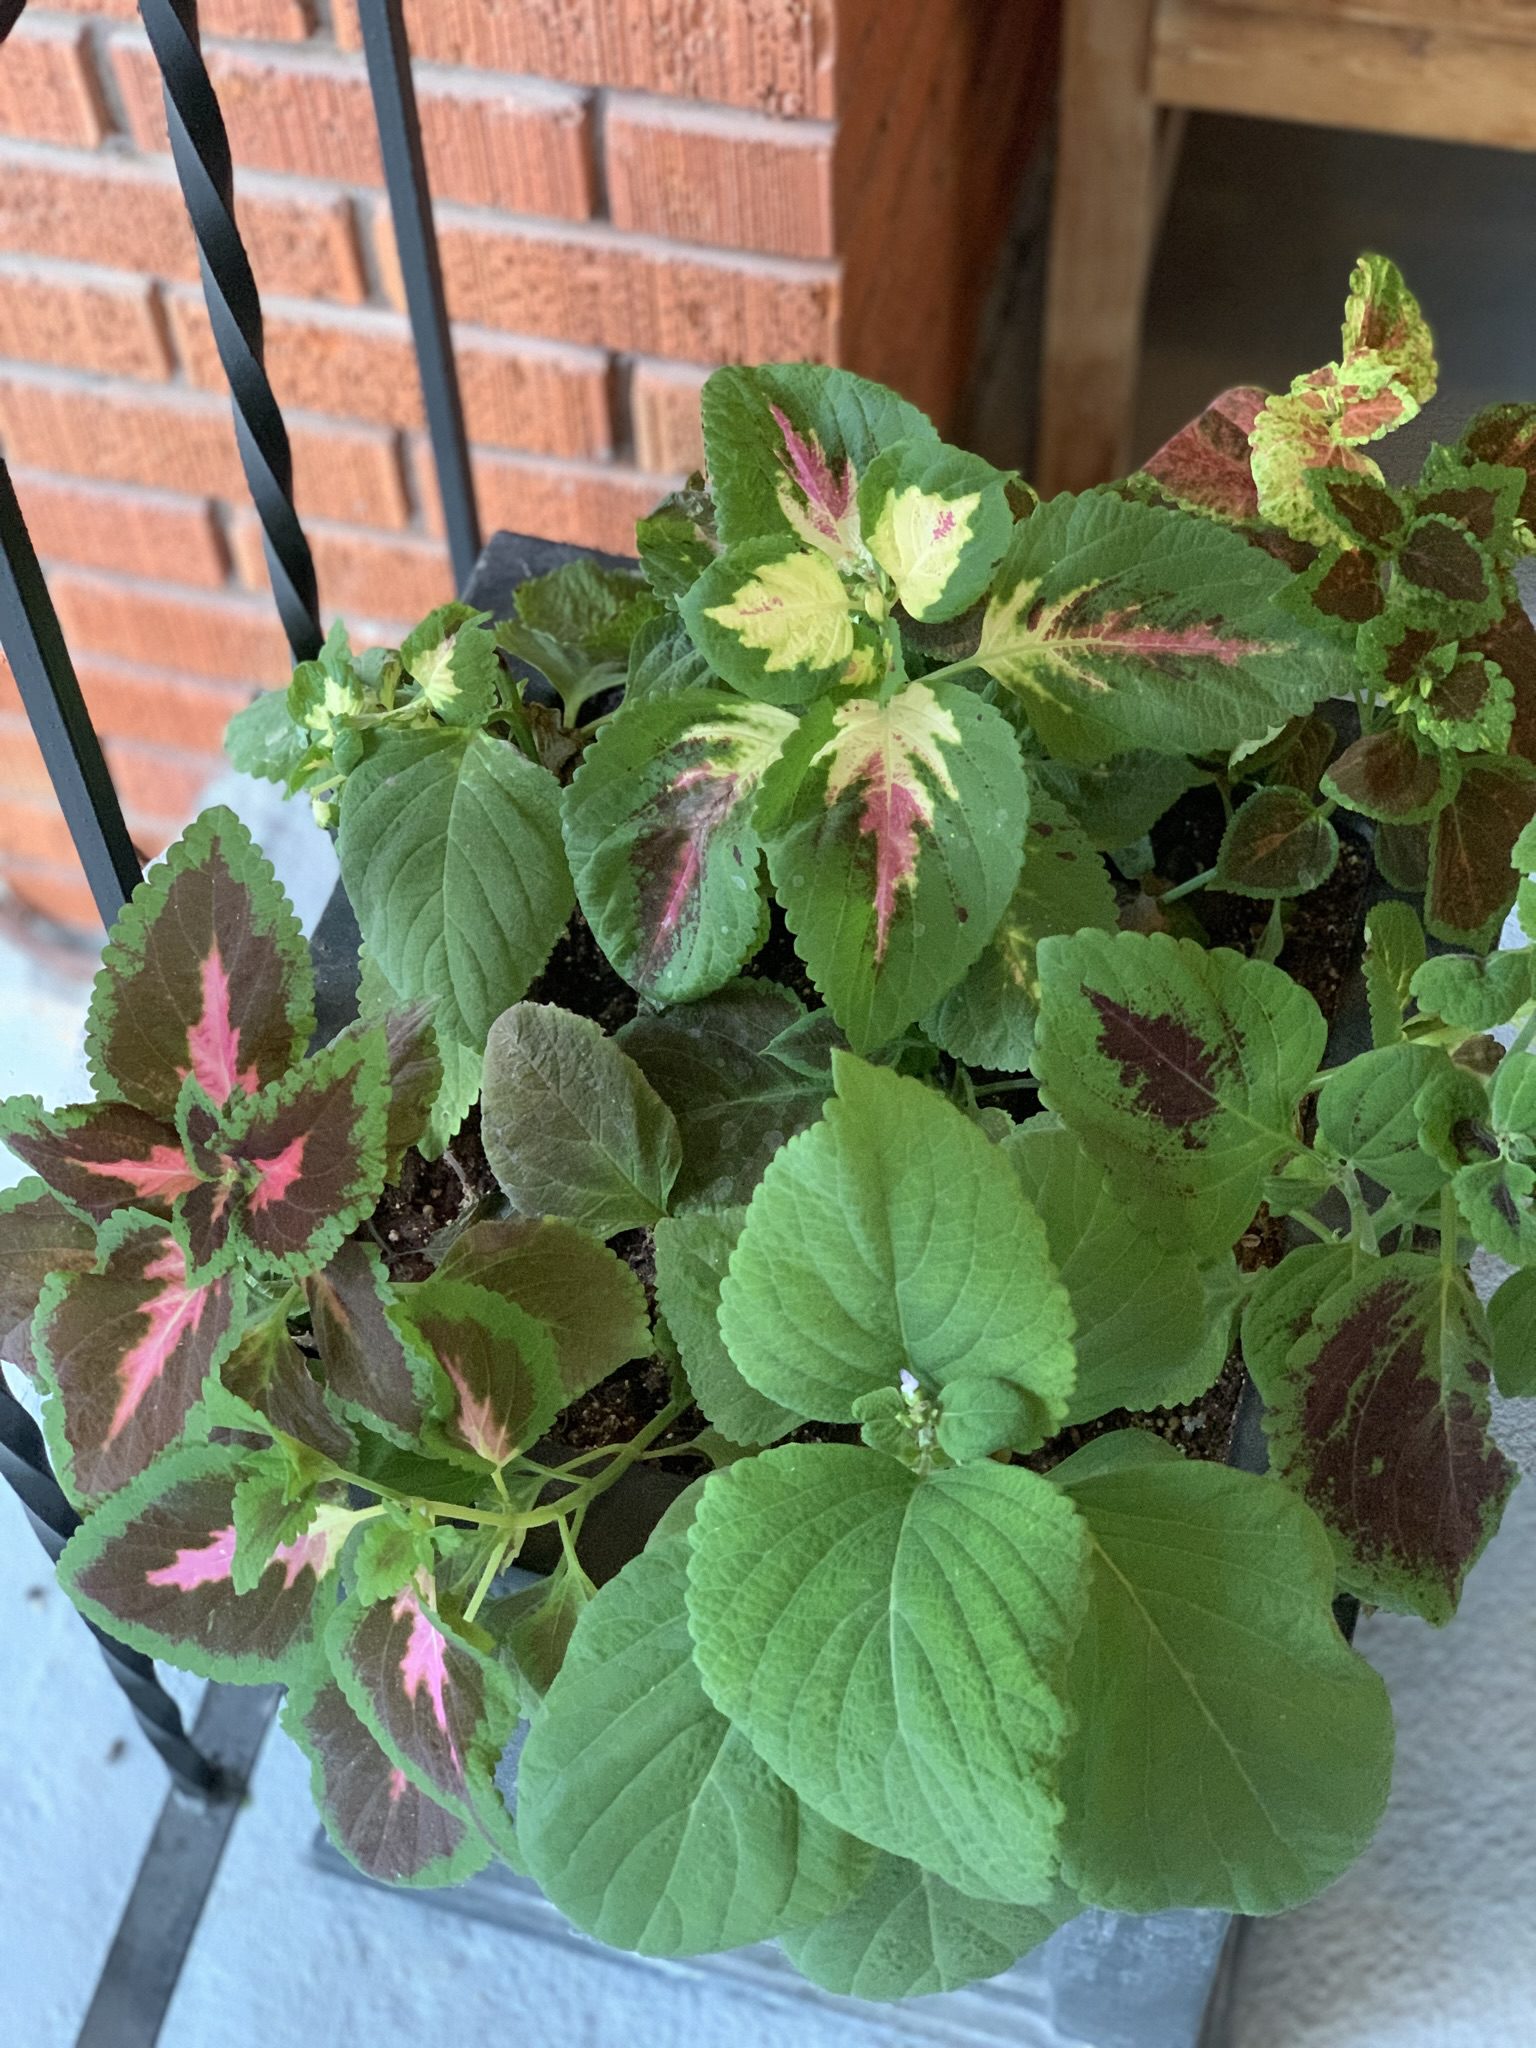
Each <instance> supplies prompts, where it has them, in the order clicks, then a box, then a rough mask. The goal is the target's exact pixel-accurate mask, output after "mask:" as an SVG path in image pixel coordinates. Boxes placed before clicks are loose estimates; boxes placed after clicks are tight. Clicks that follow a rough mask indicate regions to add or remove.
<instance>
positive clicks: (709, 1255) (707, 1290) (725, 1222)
mask: <svg viewBox="0 0 1536 2048" xmlns="http://www.w3.org/2000/svg"><path fill="white" fill-rule="evenodd" d="M746 1214H747V1212H746V1210H745V1209H744V1208H741V1207H737V1208H731V1209H692V1210H690V1211H689V1212H688V1213H687V1214H686V1215H683V1216H664V1217H663V1218H662V1220H661V1221H660V1222H659V1223H658V1224H657V1226H656V1302H657V1306H658V1307H659V1309H660V1310H661V1313H662V1315H663V1316H664V1317H665V1318H666V1324H667V1328H668V1329H669V1330H670V1331H671V1332H672V1337H673V1341H674V1342H675V1343H676V1345H677V1348H678V1352H679V1354H680V1356H681V1358H682V1361H683V1371H684V1372H685V1373H686V1374H687V1376H688V1384H689V1386H690V1387H691V1388H692V1389H693V1394H694V1399H695V1400H696V1401H697V1402H698V1404H699V1406H700V1407H701V1408H702V1409H703V1410H704V1413H705V1414H706V1415H707V1416H708V1417H709V1419H710V1421H711V1422H712V1423H713V1424H714V1425H715V1427H716V1429H718V1430H719V1431H720V1432H721V1434H722V1435H723V1436H726V1437H728V1438H729V1439H730V1441H731V1442H732V1443H733V1444H771V1443H776V1442H777V1441H778V1439H779V1438H780V1437H781V1436H786V1435H788V1433H789V1431H790V1430H792V1429H795V1428H796V1427H798V1425H799V1424H800V1423H801V1422H803V1421H804V1419H805V1418H804V1416H803V1415H801V1414H800V1413H798V1412H797V1411H796V1410H794V1409H791V1408H785V1407H781V1406H780V1404H779V1403H778V1402H777V1401H770V1400H768V1399H767V1397H766V1396H765V1395H763V1394H760V1393H759V1392H758V1391H757V1389H756V1387H754V1386H753V1385H752V1384H751V1382H750V1381H749V1380H747V1379H744V1378H743V1376H742V1375H741V1373H740V1372H738V1371H737V1369H736V1367H735V1365H734V1364H733V1363H732V1361H731V1355H730V1353H729V1352H728V1351H727V1350H726V1348H725V1342H724V1339H723V1338H722V1337H721V1335H720V1321H719V1311H720V1287H721V1283H722V1282H723V1280H724V1279H725V1270H726V1266H727V1265H728V1263H729V1261H730V1256H731V1253H732V1252H733V1251H734V1250H735V1248H736V1242H737V1240H738V1238H739V1237H740V1236H741V1229H742V1225H743V1223H744V1222H745V1221H746Z"/></svg>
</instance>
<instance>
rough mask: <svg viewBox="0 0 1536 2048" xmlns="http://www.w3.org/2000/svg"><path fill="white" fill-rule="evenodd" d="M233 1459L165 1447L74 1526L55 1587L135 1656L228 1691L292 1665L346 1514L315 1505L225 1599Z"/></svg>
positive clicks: (306, 1644) (305, 1645)
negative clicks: (251, 1578) (299, 1527)
mask: <svg viewBox="0 0 1536 2048" xmlns="http://www.w3.org/2000/svg"><path fill="white" fill-rule="evenodd" d="M241 1470H242V1466H241V1462H240V1459H239V1457H238V1455H237V1454H235V1453H233V1452H231V1451H228V1450H223V1449H219V1448H192V1449H186V1450H175V1451H170V1452H168V1453H167V1454H166V1455H165V1456H164V1457H162V1458H159V1459H157V1460H156V1461H155V1463H154V1464H153V1465H151V1466H150V1467H149V1469H148V1470H147V1471H145V1472H141V1473H140V1474H139V1476H138V1478H137V1479H135V1480H133V1481H132V1482H131V1483H130V1484H129V1485H127V1486H125V1487H124V1488H123V1489H122V1491H121V1492H119V1493H115V1494H113V1496H112V1497H111V1499H110V1500H108V1501H105V1502H104V1503H103V1504H102V1506H100V1507H99V1508H97V1509H96V1510H95V1512H94V1513H93V1514H92V1515H90V1516H89V1517H88V1518H87V1519H86V1520H85V1521H84V1522H82V1523H81V1525H80V1527H79V1528H78V1529H77V1530H76V1531H75V1533H74V1535H73V1536H72V1537H71V1538H70V1540H69V1542H68V1543H67V1544H66V1545H65V1547H64V1554H63V1556H62V1557H61V1558H60V1559H59V1582H60V1584H61V1585H62V1586H63V1588H64V1590H65V1592H66V1593H68V1595H69V1597H70V1598H71V1600H73V1601H74V1603H75V1605H76V1606H77V1607H78V1608H79V1609H80V1611H81V1613H82V1614H83V1615H85V1617H86V1619H87V1620H89V1621H94V1622H95V1623H96V1625H97V1627H98V1628H103V1629H105V1630H106V1631H107V1633H108V1634H109V1635H112V1636H115V1637H117V1639H118V1640H119V1641H120V1642H125V1643H127V1644H129V1646H130V1647H131V1648H133V1649H136V1650H143V1651H144V1652H145V1653H146V1654H147V1655H149V1656H151V1657H163V1658H164V1659H165V1661H166V1662H167V1663H168V1664H175V1665H178V1666H179V1667H180V1668H181V1669H183V1670H185V1671H196V1672H198V1673H199V1674H200V1675H201V1676H202V1677H204V1678H213V1679H219V1680H223V1681H227V1682H228V1683H230V1684H232V1685H264V1684H267V1683H269V1682H270V1681H272V1680H274V1679H282V1678H286V1677H287V1676H289V1675H290V1674H291V1673H295V1672H297V1671H299V1670H301V1669H302V1668H303V1667H304V1665H305V1663H306V1662H307V1661H308V1660H309V1659H310V1658H311V1657H312V1656H313V1653H314V1643H315V1638H316V1633H317V1631H318V1629H319V1628H320V1626H321V1625H322V1624H323V1623H324V1620H325V1617H326V1615H327V1614H328V1613H329V1612H330V1610H331V1607H332V1605H333V1602H334V1597H335V1596H334V1586H335V1580H334V1577H333V1574H334V1571H335V1568H336V1564H337V1560H338V1559H339V1557H340V1554H341V1546H342V1543H343V1541H344V1540H345V1537H346V1533H347V1531H348V1529H349V1528H350V1526H351V1522H352V1517H351V1515H350V1514H349V1513H348V1511H347V1510H346V1509H345V1508H335V1507H324V1508H321V1509H320V1510H319V1511H318V1512H317V1513H316V1515H315V1518H314V1520H313V1521H312V1522H311V1523H310V1525H309V1527H308V1528H307V1529H306V1530H305V1531H304V1533H303V1535H302V1536H300V1537H298V1538H296V1539H295V1541H293V1542H292V1543H288V1544H284V1545H282V1546H281V1547H280V1548H279V1549H278V1550H277V1551H276V1552H275V1553H274V1555H273V1557H272V1560H271V1562H270V1563H269V1564H268V1566H267V1568H266V1570H265V1571H264V1572H262V1574H261V1576H260V1578H259V1580H258V1581H257V1584H256V1586H255V1588H254V1589H253V1590H252V1591H251V1592H249V1593H236V1592H235V1590H234V1585H233V1575H234V1567H235V1507H234V1500H235V1487H236V1484H237V1482H238V1481H239V1478H240V1475H241Z"/></svg>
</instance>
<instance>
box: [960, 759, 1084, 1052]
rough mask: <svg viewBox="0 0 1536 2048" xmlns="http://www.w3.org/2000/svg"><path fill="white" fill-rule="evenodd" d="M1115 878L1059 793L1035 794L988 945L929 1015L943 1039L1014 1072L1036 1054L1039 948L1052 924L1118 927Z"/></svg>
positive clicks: (1065, 928)
mask: <svg viewBox="0 0 1536 2048" xmlns="http://www.w3.org/2000/svg"><path fill="white" fill-rule="evenodd" d="M1116 921H1117V917H1116V904H1115V889H1114V884H1113V883H1112V882H1111V881H1110V879H1109V873H1108V870H1107V869H1106V868H1105V866H1104V863H1103V861H1102V860H1101V859H1100V858H1099V856H1098V855H1097V854H1096V853H1095V852H1094V850H1093V848H1092V847H1091V846H1090V845H1089V843H1088V841H1087V839H1086V838H1085V836H1084V835H1083V833H1082V831H1081V830H1080V828H1079V827H1078V826H1077V825H1075V824H1074V823H1073V821H1072V819H1071V818H1070V817H1069V815H1068V814H1067V812H1066V811H1065V810H1064V809H1063V808H1062V807H1061V805H1060V804H1058V803H1056V802H1055V800H1054V799H1053V798H1051V797H1048V796H1045V795H1043V794H1042V793H1041V792H1039V791H1038V790H1037V791H1035V792H1034V794H1033V795H1032V796H1031V798H1030V807H1029V828H1028V830H1027V832H1026V833H1025V837H1024V865H1023V867H1022V868H1021V869H1020V871H1019V879H1018V882H1017V884H1016V886H1015V888H1014V892H1013V895H1012V897H1011V898H1010V899H1009V903H1008V908H1007V909H1006V910H1005V911H1004V912H1003V915H1002V918H1001V920H1000V921H999V923H998V927H997V930H996V931H995V932H994V933H993V934H992V937H991V938H990V939H989V940H988V942H987V948H986V951H985V952H984V953H983V954H982V956H981V958H980V959H979V960H978V961H976V963H975V964H974V965H973V966H972V967H971V969H970V971H969V973H967V975H966V977H965V979H964V980H963V981H961V982H959V983H957V984H956V986H955V987H954V988H952V989H951V990H950V992H949V994H948V995H946V996H944V997H942V998H941V1000H940V1001H939V1003H938V1005H937V1007H936V1008H935V1009H933V1010H932V1011H930V1012H929V1014H928V1016H927V1017H926V1018H924V1020H923V1028H924V1030H925V1031H926V1033H927V1035H928V1036H929V1037H930V1038H931V1039H932V1040H933V1042H934V1044H935V1045H938V1046H941V1047H942V1048H943V1050H944V1051H945V1052H947V1053H949V1054H950V1055H951V1057H953V1058H954V1059H957V1060H963V1061H965V1062H966V1064H967V1065H969V1066H975V1067H1001V1068H1006V1069H1009V1070H1011V1071H1014V1072H1018V1071H1021V1070H1022V1069H1023V1068H1025V1067H1027V1066H1028V1065H1029V1063H1030V1061H1031V1059H1032V1058H1033V1057H1034V1049H1035V1019H1036V1017H1037V1016H1038V1015H1039V1011H1040V979H1039V975H1038V973H1037V971H1036V965H1035V953H1036V948H1037V947H1038V945H1039V943H1040V941H1041V939H1043V938H1046V937H1048V936H1049V935H1050V934H1051V933H1052V932H1075V931H1081V930H1082V929H1083V927H1084V926H1091V927H1092V928H1094V929H1095V930H1098V931H1106V932H1108V931H1113V930H1114V929H1115V925H1116Z"/></svg>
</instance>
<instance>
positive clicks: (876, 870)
mask: <svg viewBox="0 0 1536 2048" xmlns="http://www.w3.org/2000/svg"><path fill="white" fill-rule="evenodd" d="M1028 816H1029V790H1028V785H1027V784H1026V782H1025V779H1024V766H1023V762H1022V761H1021V759H1020V756H1019V744H1018V741H1017V739H1016V738H1015V736H1014V734H1013V732H1012V731H1011V730H1010V728H1009V726H1008V724H1007V721H1006V720H1005V719H1004V718H1003V717H1002V715H1001V714H1000V713H999V712H997V711H995V710H993V709H992V707H991V706H990V705H988V704H984V703H983V702H982V701H981V699H980V698H979V697H977V696H975V695H974V694H973V693H972V692H970V691H969V690H966V689H963V688H960V687H958V686H957V685H955V684H953V683H935V684H931V685H930V684H928V683H922V682H916V683H908V684H907V685H906V687H905V688H904V689H901V690H898V691H897V692H896V693H895V695H894V696H892V697H890V698H889V699H887V700H885V701H883V702H882V701H880V700H879V699H876V698H874V697H843V698H840V699H838V700H836V701H832V700H828V701H826V702H823V703H819V704H817V705H815V706H813V707H812V709H811V711H810V712H809V713H808V714H807V715H806V717H805V718H804V719H803V720H802V722H801V724H800V726H799V728H798V730H797V731H796V732H795V733H794V734H793V735H792V737H791V738H790V740H789V742H788V743H787V745H786V746H785V749H784V752H783V754H782V756H781V758H780V759H779V761H778V762H777V763H775V765H774V766H773V767H772V768H771V769H770V770H769V771H768V774H767V775H766V776H765V778H764V780H763V787H762V794H761V796H760V798H759V800H758V808H757V823H758V829H759V830H760V831H761V833H762V835H763V839H764V841H765V843H766V845H767V848H768V864H769V868H770V870H771V872H772V875H773V881H774V887H775V889H776V891H777V893H778V897H779V900H780V902H781V903H782V904H783V906H784V912H785V915H786V917H787V918H788V920H789V925H790V929H791V931H793V933H794V935H795V944H796V947H797V949H798V950H799V953H800V956H801V958H802V959H803V960H804V961H805V963H806V966H807V967H808V968H809V969H810V973H811V978H812V979H813V980H814V982H815V983H816V986H817V987H818V988H819V989H820V990H821V992H822V994H823V996H824V997H825V998H826V1000H827V1004H828V1006H829V1007H830V1009H831V1010H832V1013H833V1015H834V1017H835V1018H836V1020H837V1022H838V1024H839V1025H840V1026H841V1028H842V1029H843V1030H844V1031H845V1032H846V1033H847V1035H848V1041H849V1043H850V1044H851V1045H852V1046H853V1047H854V1049H855V1050H856V1051H859V1052H866V1051H869V1050H871V1049H873V1048H874V1047H876V1046H879V1045H882V1044H884V1043H885V1042H886V1041H887V1040H889V1039H891V1038H893V1037H895V1036H896V1034H897V1033H898V1032H899V1031H901V1030H903V1029H904V1028H905V1026H907V1025H908V1024H910V1023H912V1022H913V1021H914V1019H916V1018H917V1017H920V1016H921V1015H922V1014H923V1013H924V1012H925V1011H926V1010H927V1009H928V1008H929V1006H930V1005H931V1004H933V1003H934V1002H936V1001H937V1000H938V998H939V997H940V996H942V995H943V994H944V993H945V991H946V990H947V989H949V988H951V987H952V986H953V985H954V984H955V983H956V982H957V981H958V980H959V979H960V977H961V976H962V975H963V974H964V973H965V971H966V969H967V968H968V967H969V966H970V965H971V963H972V962H973V961H974V960H975V959H976V958H977V957H978V956H979V954H980V953H981V951H982V949H983V948H984V947H985V946H986V944H987V941H988V940H989V939H990V937H991V936H992V933H993V931H994V930H995V928H996V926H997V921H998V919H999V918H1000V917H1001V916H1002V914H1003V911H1004V910H1005V909H1006V908H1007V904H1008V899H1009V897H1010V896H1011V895H1012V893H1013V888H1014V884H1015V883H1016V882H1017V881H1018V878H1019V867H1020V863H1021V861H1022V859H1023V851H1022V849H1023V844H1024V827H1025V824H1026V821H1027V819H1028Z"/></svg>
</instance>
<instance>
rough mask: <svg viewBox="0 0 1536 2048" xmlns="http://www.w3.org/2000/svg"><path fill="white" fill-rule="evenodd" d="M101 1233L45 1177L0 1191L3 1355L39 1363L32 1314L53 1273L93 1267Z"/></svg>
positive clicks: (26, 1366) (26, 1364) (29, 1365)
mask: <svg viewBox="0 0 1536 2048" xmlns="http://www.w3.org/2000/svg"><path fill="white" fill-rule="evenodd" d="M95 1263H96V1233H95V1231H94V1230H93V1229H92V1228H91V1226H90V1224H89V1223H82V1222H81V1220H80V1218H79V1217H78V1216H76V1215H74V1214H73V1212H72V1211H71V1210H69V1209H66V1208H65V1206H64V1204H63V1203H62V1202H61V1201H60V1200H59V1198H58V1197H57V1195H54V1194H51V1193H50V1192H49V1190H48V1189H47V1188H45V1187H44V1186H43V1184H42V1182H41V1181H35V1180H29V1181H23V1182H22V1184H21V1186H20V1187H15V1188H6V1189H5V1190H4V1192H3V1193H0V1358H3V1359H5V1360H6V1361H7V1362H8V1363H9V1364H11V1365H19V1366H21V1367H22V1369H23V1370H24V1371H26V1372H29V1373H30V1372H32V1371H33V1370H34V1369H35V1363H36V1361H35V1360H34V1358H33V1356H32V1316H33V1312H34V1310H35V1309H36V1307H37V1302H38V1296H39V1295H40V1294H41V1293H42V1291H43V1282H44V1281H45V1280H46V1279H47V1278H48V1276H49V1274H50V1273H88V1272H89V1271H90V1269H91V1268H92V1266H94V1265H95Z"/></svg>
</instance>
